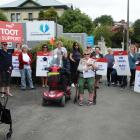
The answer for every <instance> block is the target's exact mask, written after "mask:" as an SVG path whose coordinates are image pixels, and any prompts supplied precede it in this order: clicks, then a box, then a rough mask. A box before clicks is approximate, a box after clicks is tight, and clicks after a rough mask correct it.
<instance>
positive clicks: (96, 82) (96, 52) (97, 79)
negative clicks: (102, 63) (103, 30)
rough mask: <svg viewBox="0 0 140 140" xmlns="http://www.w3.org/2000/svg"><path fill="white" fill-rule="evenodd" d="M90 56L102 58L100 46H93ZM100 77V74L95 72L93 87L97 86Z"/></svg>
mask: <svg viewBox="0 0 140 140" xmlns="http://www.w3.org/2000/svg"><path fill="white" fill-rule="evenodd" d="M91 58H93V59H98V58H103V54H102V53H101V48H100V47H98V46H97V47H95V52H92V53H91ZM101 78H102V76H101V75H98V74H96V77H95V87H96V88H99V82H100V80H101Z"/></svg>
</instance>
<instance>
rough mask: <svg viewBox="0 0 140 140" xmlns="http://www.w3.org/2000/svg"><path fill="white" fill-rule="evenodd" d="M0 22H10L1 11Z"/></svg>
mask: <svg viewBox="0 0 140 140" xmlns="http://www.w3.org/2000/svg"><path fill="white" fill-rule="evenodd" d="M0 21H8V19H7V17H6V16H5V15H4V13H3V12H2V11H0Z"/></svg>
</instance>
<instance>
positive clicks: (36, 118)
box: [0, 84, 140, 140]
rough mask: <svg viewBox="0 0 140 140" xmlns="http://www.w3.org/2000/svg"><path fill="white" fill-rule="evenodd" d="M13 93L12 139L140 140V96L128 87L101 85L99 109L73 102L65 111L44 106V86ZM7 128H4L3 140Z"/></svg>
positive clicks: (1, 129) (1, 127) (1, 131)
mask: <svg viewBox="0 0 140 140" xmlns="http://www.w3.org/2000/svg"><path fill="white" fill-rule="evenodd" d="M12 91H13V93H14V94H15V95H14V97H10V99H9V103H8V106H9V107H10V108H11V112H12V116H13V129H14V132H13V137H12V140H140V94H138V93H134V92H133V91H131V90H129V89H128V88H127V89H120V88H119V87H107V86H106V85H104V84H101V88H100V89H99V90H98V97H97V105H96V106H87V105H85V106H82V107H79V106H78V105H77V104H73V101H72V100H71V101H69V102H68V103H67V104H66V106H65V107H64V108H62V107H59V106H56V105H52V106H49V107H42V106H41V94H42V93H43V91H44V89H42V88H40V87H38V88H37V89H36V90H30V91H29V90H28V91H20V90H19V89H18V88H13V89H12ZM73 94H74V89H73ZM85 101H86V97H85ZM7 128H8V126H7V125H0V140H3V136H4V134H5V133H6V130H7Z"/></svg>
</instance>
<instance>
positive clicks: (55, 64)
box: [42, 54, 71, 107]
mask: <svg viewBox="0 0 140 140" xmlns="http://www.w3.org/2000/svg"><path fill="white" fill-rule="evenodd" d="M69 75H70V63H69V60H68V59H67V55H66V54H65V55H63V56H62V58H61V59H60V58H59V57H58V56H57V55H55V56H52V57H51V59H50V60H49V67H48V86H49V89H48V90H47V91H45V92H44V93H43V100H42V105H43V106H45V105H47V104H48V103H49V102H59V103H60V105H61V106H63V107H64V106H65V103H66V100H68V99H70V96H71V90H70V86H69V85H70V82H69V81H70V79H69V77H70V76H69Z"/></svg>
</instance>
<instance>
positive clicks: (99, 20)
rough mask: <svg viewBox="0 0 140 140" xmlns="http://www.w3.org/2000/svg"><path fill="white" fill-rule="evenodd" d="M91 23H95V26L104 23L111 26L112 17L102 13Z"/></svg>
mask: <svg viewBox="0 0 140 140" xmlns="http://www.w3.org/2000/svg"><path fill="white" fill-rule="evenodd" d="M93 23H94V24H95V26H98V25H99V24H101V25H102V26H105V25H109V26H111V25H112V24H113V18H112V17H111V16H108V15H102V16H100V17H98V18H96V19H95V20H94V22H93Z"/></svg>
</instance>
